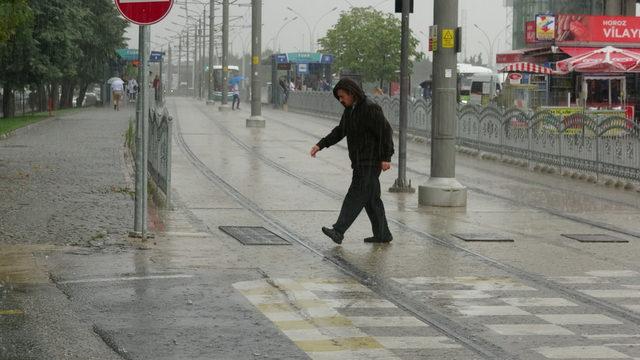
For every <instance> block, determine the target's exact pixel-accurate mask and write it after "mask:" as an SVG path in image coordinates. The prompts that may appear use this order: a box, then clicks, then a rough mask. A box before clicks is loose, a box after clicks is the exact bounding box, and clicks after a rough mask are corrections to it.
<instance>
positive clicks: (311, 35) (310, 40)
mask: <svg viewBox="0 0 640 360" xmlns="http://www.w3.org/2000/svg"><path fill="white" fill-rule="evenodd" d="M287 10H289V11H291V12H292V13H294V14H296V15H298V17H300V18H301V19H302V21H304V23H305V24H307V29H309V52H313V32H312V31H311V26H309V22H308V21H307V19H305V18H304V16H302V14H300V13H299V12H297V11H295V10H293V9H292V8H291V7H289V6H287Z"/></svg>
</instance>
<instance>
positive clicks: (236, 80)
mask: <svg viewBox="0 0 640 360" xmlns="http://www.w3.org/2000/svg"><path fill="white" fill-rule="evenodd" d="M242 80H244V76H242V75H237V76H234V77H232V78H231V79H229V85H234V84H237V83H239V82H240V81H242Z"/></svg>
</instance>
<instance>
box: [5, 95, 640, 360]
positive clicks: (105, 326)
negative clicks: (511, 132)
mask: <svg viewBox="0 0 640 360" xmlns="http://www.w3.org/2000/svg"><path fill="white" fill-rule="evenodd" d="M168 108H169V111H170V112H171V113H172V114H173V116H174V119H175V124H174V126H175V127H174V134H175V137H174V144H173V164H172V166H173V174H172V184H173V191H174V195H175V196H174V199H175V202H174V204H173V205H174V207H173V208H172V209H171V210H159V211H158V215H159V219H160V222H159V223H156V224H154V229H156V232H157V233H156V237H155V238H154V239H152V240H149V241H147V242H140V241H137V240H132V239H127V238H124V236H120V235H118V234H121V233H122V229H127V228H128V227H129V226H131V225H130V224H131V223H132V219H131V216H132V215H131V214H132V207H133V203H132V201H131V199H130V197H129V198H128V197H127V196H128V195H127V196H124V195H123V194H121V193H120V192H115V193H113V192H103V193H100V192H96V193H95V195H96V198H92V197H91V196H89V195H94V193H93V192H92V189H93V188H96V189H99V188H101V187H103V186H109V185H111V184H113V186H116V187H125V188H126V187H127V186H130V185H127V184H130V183H129V181H130V179H126V178H125V176H124V175H123V174H126V173H127V163H126V161H124V159H123V157H122V155H117V154H118V152H121V151H122V149H121V147H122V146H121V145H122V143H123V142H124V140H123V138H122V133H123V132H124V130H125V129H126V124H127V121H128V116H129V115H128V114H129V113H128V112H127V111H130V110H124V111H122V112H120V113H114V112H108V111H101V110H100V111H93V112H83V113H78V114H75V115H73V117H72V118H71V119H66V118H63V119H61V120H54V121H50V122H47V123H43V124H41V125H40V126H39V127H37V128H36V129H35V130H33V131H30V132H27V133H24V134H20V135H18V136H15V137H13V138H9V139H7V140H5V141H2V142H0V147H1V146H3V145H7V144H35V143H37V142H38V141H42V139H43V138H48V139H54V140H55V141H53V140H51V141H50V142H56V143H58V145H52V144H50V143H48V144H47V145H46V146H47V147H53V146H59V147H61V148H64V143H65V139H67V138H66V137H61V136H59V135H58V136H55V135H50V136H48V135H47V134H61V133H65V134H67V136H69V137H70V136H73V134H74V132H75V131H76V130H75V129H76V128H77V129H80V128H81V129H82V130H78V131H79V133H84V132H85V131H86V132H89V133H91V132H92V129H93V131H95V132H96V133H98V132H99V133H101V134H102V136H100V137H99V138H96V139H94V140H93V141H92V142H91V144H85V145H83V149H84V151H83V152H82V154H83V156H77V157H73V156H71V155H70V154H67V153H64V154H66V156H63V158H64V159H58V163H64V164H68V167H67V168H65V169H67V170H65V171H64V172H67V173H70V174H71V176H73V174H75V173H72V172H71V170H69V169H74V170H75V171H77V172H78V173H79V174H80V175H77V176H78V179H77V182H73V184H76V185H74V186H78V188H77V189H78V190H77V191H76V192H77V193H78V194H77V195H72V193H73V192H72V191H70V190H66V191H69V192H67V193H66V194H67V196H59V197H57V198H54V199H47V200H46V201H44V203H43V204H44V205H43V206H40V207H42V208H43V209H46V208H47V207H52V208H54V209H59V210H58V211H56V212H55V213H56V217H55V219H63V220H62V221H60V222H61V223H62V224H63V225H60V226H59V227H58V229H60V230H56V232H52V234H53V235H50V237H47V235H46V234H48V231H47V226H45V224H46V222H38V221H36V220H33V222H31V223H30V222H29V221H32V220H30V219H29V218H28V217H23V218H22V219H18V218H11V219H9V218H6V219H7V220H6V221H11V222H12V223H11V224H10V225H9V223H5V218H2V220H3V221H2V227H1V229H0V234H2V236H1V237H0V249H1V251H0V294H1V295H0V330H2V331H0V358H3V359H4V358H8V359H14V358H15V359H54V358H55V359H57V358H60V359H67V358H69V359H73V358H77V359H85V358H95V359H254V358H255V359H260V358H264V359H304V358H312V359H634V358H636V359H640V266H638V263H637V257H638V254H640V248H639V246H638V241H639V239H638V237H637V236H634V234H638V233H640V226H638V224H637V219H639V218H640V217H639V215H640V210H638V208H639V207H638V204H639V202H640V195H639V194H638V193H637V192H636V191H635V190H634V191H629V190H618V189H611V188H607V187H604V186H601V185H594V184H589V183H586V182H582V181H577V180H572V179H567V178H566V177H561V176H557V175H545V174H540V173H536V172H530V171H527V170H526V169H522V168H519V167H514V166H509V165H506V164H502V163H497V162H492V161H484V160H478V159H477V158H475V157H470V156H466V155H460V156H458V170H457V171H458V179H459V180H460V181H461V182H462V183H463V184H465V185H467V186H469V189H470V192H469V201H468V206H467V207H466V208H463V209H443V208H429V207H418V205H417V195H415V194H392V193H388V192H386V191H385V192H383V200H384V202H385V207H386V209H387V215H388V218H389V220H390V228H391V231H392V233H393V234H394V240H393V242H392V243H391V244H388V245H372V244H365V243H363V242H362V239H363V238H364V237H367V236H370V226H369V223H368V219H367V218H366V216H365V215H362V216H360V217H359V218H358V220H357V221H356V223H354V225H353V227H352V228H351V229H350V230H349V232H347V234H346V236H345V241H344V243H343V245H342V246H336V245H335V244H334V243H333V242H331V241H330V240H329V239H327V238H326V237H324V235H322V233H321V232H320V227H321V226H323V225H324V226H326V225H330V224H332V223H333V222H334V221H335V218H336V217H337V214H338V211H339V208H340V204H341V201H342V197H343V196H344V193H345V192H346V189H347V188H348V185H349V181H350V165H349V163H348V158H347V154H346V147H345V146H344V145H345V144H342V145H338V146H335V147H332V148H330V149H325V150H323V151H322V152H320V153H319V154H318V158H316V159H312V158H310V157H309V155H308V150H309V148H310V147H311V145H312V144H314V143H315V142H316V141H317V140H318V139H319V138H320V137H322V136H324V135H325V134H326V133H327V132H328V131H329V130H330V129H331V128H332V127H333V126H335V122H334V121H332V120H329V119H324V118H320V117H313V116H310V115H303V114H295V113H287V112H282V111H275V110H271V109H268V108H266V107H264V108H263V113H264V114H263V115H264V116H265V118H266V119H267V127H266V128H265V129H248V128H246V127H245V119H246V118H247V117H248V116H249V113H248V111H245V110H242V111H235V112H230V113H225V114H222V113H219V112H218V111H217V110H214V109H217V107H211V106H209V107H207V106H206V105H204V104H202V103H201V102H197V101H195V100H192V99H187V98H169V100H168ZM108 121H111V122H109V126H108V128H109V130H108V131H107V129H105V128H106V127H107V125H106V124H105V123H106V122H108ZM78 123H82V125H83V126H81V127H79V126H77V124H78ZM71 129H74V130H71ZM100 139H104V140H100ZM66 141H67V142H69V141H68V140H66ZM396 143H397V142H396ZM43 146H44V145H43ZM33 147H35V146H33ZM47 147H45V148H43V150H46V151H42V152H43V153H44V154H52V153H53V151H52V150H51V149H50V148H47ZM106 149H110V150H108V151H105V150H106ZM59 151H65V150H59ZM104 153H108V154H109V157H108V158H101V157H102V156H106V155H104ZM0 154H3V155H1V156H0V169H2V164H3V163H4V164H9V165H10V166H13V167H14V168H22V167H25V166H28V165H27V164H31V163H34V162H35V160H30V159H33V158H36V159H38V158H40V157H43V156H44V155H40V157H39V156H38V155H37V154H38V152H37V151H35V150H33V151H31V150H30V151H29V152H27V153H25V154H21V153H20V152H18V151H13V152H11V153H8V152H7V154H10V156H12V157H9V156H5V155H4V154H5V152H4V151H3V152H1V153H0ZM111 154H114V155H111ZM7 159H11V160H10V161H7ZM92 159H96V160H92ZM396 160H397V157H394V161H396ZM91 162H96V166H98V165H99V166H100V167H101V168H100V169H99V171H91V166H92V165H90V164H89V163H91ZM408 164H409V169H408V177H409V178H410V179H411V180H412V183H413V185H414V186H417V185H420V184H422V183H424V182H425V181H426V179H427V172H428V169H429V155H428V149H427V146H426V145H424V144H421V143H419V142H410V143H409V155H408ZM395 165H396V164H395V163H394V166H395ZM5 166H6V165H5ZM12 169H13V168H12ZM396 171H397V170H396V169H395V168H393V169H392V170H391V171H390V172H386V173H384V174H383V175H382V177H381V183H382V187H383V188H388V187H390V186H391V185H392V184H393V182H394V180H395V176H396V175H397V172H396ZM62 172H63V171H62V170H61V171H60V173H62ZM9 173H12V172H9ZM51 173H55V171H51ZM3 174H6V173H5V172H4V171H3ZM82 174H85V175H82ZM92 174H93V175H92ZM56 176H62V174H57V175H56ZM53 179H55V177H54V176H53V175H52V176H51V180H48V182H45V183H44V184H45V185H39V186H38V188H41V191H42V192H46V191H49V192H51V188H54V187H55V186H56V185H57V182H56V181H54V180H53ZM118 179H120V180H119V181H118ZM10 183H11V182H10V181H6V179H4V180H3V179H0V187H8V186H11V189H12V190H11V192H10V193H11V194H16V193H19V192H17V191H18V189H19V188H17V187H16V186H17V185H14V184H10ZM24 183H25V184H26V185H24V184H23V185H22V186H23V189H24V190H23V191H24V192H25V193H29V192H33V191H34V190H32V188H34V187H35V186H30V185H29V184H28V181H25V182H24ZM38 184H40V183H38ZM70 186H71V185H70ZM84 187H86V188H87V189H86V190H84V191H83V190H82V189H84ZM47 189H48V190H47ZM85 194H89V195H86V201H85V200H83V199H84V198H85ZM120 195H122V198H121V197H120ZM31 196H34V195H31ZM19 197H20V196H18V195H14V196H13V197H10V198H8V199H7V200H3V201H2V206H3V207H6V208H11V209H17V208H18V205H17V204H16V203H17V202H18V201H19V200H18V198H19ZM65 201H69V202H75V203H76V204H77V205H78V208H77V209H74V208H69V207H67V206H65ZM58 202H60V203H61V204H60V205H57V204H58ZM87 203H88V204H92V206H89V205H86V204H87ZM47 204H50V205H47ZM45 205H46V206H45ZM94 206H95V208H97V209H102V210H101V211H96V212H95V213H96V214H97V215H95V216H94V215H93V214H94V212H93V210H92V209H93V207H94ZM23 207H26V208H27V209H25V210H24V211H31V212H37V211H38V208H39V206H35V205H33V204H32V205H23ZM13 211H14V212H15V210H13ZM75 211H81V212H83V213H86V216H85V217H84V218H83V221H82V222H80V223H79V224H80V225H77V224H76V222H77V221H76V217H75V216H74V214H76V213H75ZM43 213H44V210H43ZM46 216H49V217H52V215H50V214H49V215H47V213H44V214H43V215H40V216H36V217H34V219H38V218H43V217H44V218H46ZM20 220H22V221H20ZM13 222H21V223H22V224H14V223H13ZM5 224H7V225H6V226H5ZM87 224H88V225H87ZM220 226H263V227H265V228H266V229H268V230H270V231H272V232H273V233H275V234H277V235H278V236H280V237H281V238H282V239H284V240H286V241H287V242H289V243H290V245H258V246H248V245H243V244H241V243H240V242H239V241H237V240H235V239H234V238H232V237H230V236H229V235H227V234H226V233H224V232H223V231H221V230H220V229H219V227H220ZM22 227H24V228H29V231H30V232H27V233H26V234H23V233H22V232H21V229H22ZM101 231H104V232H106V233H107V234H108V235H109V239H111V240H110V241H105V242H99V243H96V240H100V239H98V238H92V234H95V233H99V232H101ZM14 233H16V234H14ZM464 233H476V234H486V233H494V234H499V235H501V236H502V237H506V238H509V239H513V242H465V241H463V240H461V239H459V238H458V237H455V236H453V235H452V234H464ZM562 234H606V235H611V236H615V237H617V238H619V239H622V240H627V241H628V242H626V243H582V242H578V241H576V240H573V239H570V238H568V237H565V236H562ZM67 238H72V239H88V240H84V241H81V240H74V241H68V240H65V239H67Z"/></svg>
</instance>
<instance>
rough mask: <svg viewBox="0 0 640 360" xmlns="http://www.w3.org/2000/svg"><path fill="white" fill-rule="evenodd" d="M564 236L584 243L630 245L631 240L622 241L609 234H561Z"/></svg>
mask: <svg viewBox="0 0 640 360" xmlns="http://www.w3.org/2000/svg"><path fill="white" fill-rule="evenodd" d="M561 235H562V236H564V237H566V238H569V239H573V240H577V241H580V242H583V243H628V242H629V240H625V239H621V238H618V237H615V236H611V235H607V234H561Z"/></svg>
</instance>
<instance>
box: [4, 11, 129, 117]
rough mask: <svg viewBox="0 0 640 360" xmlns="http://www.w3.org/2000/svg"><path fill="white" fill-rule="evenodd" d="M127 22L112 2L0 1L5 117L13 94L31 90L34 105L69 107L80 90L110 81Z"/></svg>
mask: <svg viewBox="0 0 640 360" xmlns="http://www.w3.org/2000/svg"><path fill="white" fill-rule="evenodd" d="M126 27H127V23H126V21H124V20H123V19H122V18H120V17H119V14H118V11H117V10H116V8H115V6H114V4H113V1H112V0H2V1H0V85H1V86H2V89H3V96H2V112H3V115H4V117H11V116H14V114H15V108H14V107H15V101H14V100H15V92H16V91H22V90H24V89H29V90H31V91H32V92H33V94H34V95H35V96H34V99H35V102H36V104H35V105H36V107H37V108H38V109H39V110H42V111H44V110H46V109H47V105H48V101H49V100H51V101H52V102H53V106H54V107H59V108H67V107H71V106H72V104H73V96H74V92H75V91H76V90H77V92H78V94H79V95H78V101H77V102H78V104H82V101H83V100H84V94H85V93H86V91H87V87H88V86H89V85H90V84H92V83H96V82H102V81H103V80H104V78H105V77H109V76H110V75H111V74H109V64H110V63H112V62H113V61H114V60H115V57H116V55H115V50H116V49H117V48H121V47H123V46H124V43H125V38H124V33H125V29H126Z"/></svg>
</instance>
